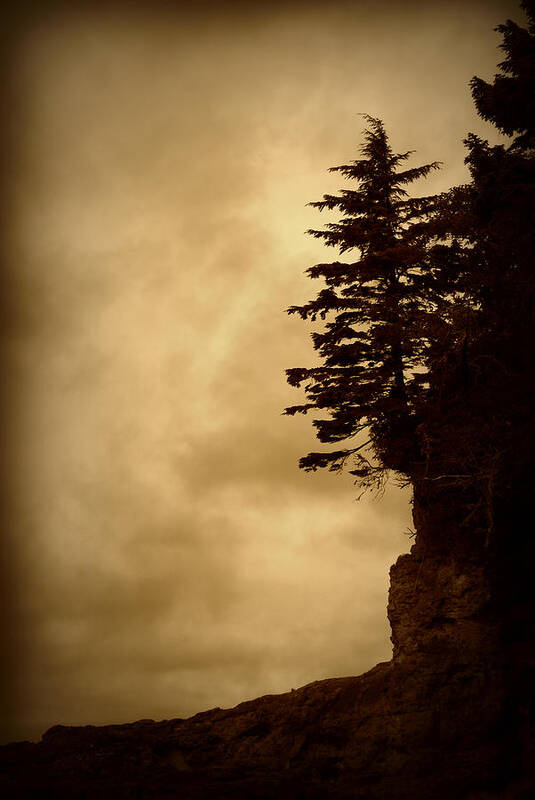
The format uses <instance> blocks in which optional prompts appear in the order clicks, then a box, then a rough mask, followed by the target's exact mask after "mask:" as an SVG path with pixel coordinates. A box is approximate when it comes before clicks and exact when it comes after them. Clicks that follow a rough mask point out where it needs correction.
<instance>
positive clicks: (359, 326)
mask: <svg viewBox="0 0 535 800" xmlns="http://www.w3.org/2000/svg"><path fill="white" fill-rule="evenodd" d="M365 119H366V122H367V124H368V127H367V129H366V131H365V134H364V144H363V146H362V147H361V151H360V154H361V156H362V158H359V159H357V160H355V161H351V162H350V163H349V164H344V165H341V166H337V167H332V168H331V171H336V172H339V173H341V174H342V175H343V176H344V177H346V178H348V179H350V180H353V181H356V183H357V186H356V187H355V188H351V189H342V190H340V194H338V195H324V197H323V199H322V200H320V201H318V202H313V203H311V204H310V205H311V206H313V207H315V208H317V209H319V210H320V211H322V210H323V209H330V210H333V209H338V210H339V211H341V212H342V215H343V216H342V219H341V220H340V221H339V222H336V223H330V224H327V225H326V228H325V230H310V231H308V232H309V233H310V234H311V235H312V236H314V237H316V238H320V239H323V240H324V241H325V243H326V244H327V245H328V246H331V247H336V248H339V250H340V253H341V254H343V253H345V252H348V251H352V250H357V251H358V252H359V258H358V260H357V261H353V262H350V263H345V262H340V261H335V262H333V263H322V264H317V265H315V266H313V267H311V268H310V269H308V270H307V272H308V274H309V276H310V277H311V278H322V279H323V280H324V281H325V284H326V288H324V289H322V290H321V291H320V292H319V293H318V295H317V297H316V298H315V299H314V300H311V301H310V302H308V303H306V304H305V305H302V306H292V307H290V308H289V309H288V313H289V314H294V313H296V314H299V315H300V316H301V317H302V319H304V320H307V319H310V320H312V321H314V320H316V319H317V317H320V318H321V319H323V320H325V319H327V320H328V321H327V322H326V324H325V327H324V330H323V331H321V332H315V333H313V334H312V338H313V342H314V347H315V349H316V350H317V351H318V352H319V354H320V356H321V358H322V360H323V366H320V367H315V368H308V369H307V368H294V369H289V370H287V377H288V382H289V383H290V384H291V385H292V386H300V385H301V384H304V389H305V392H306V396H307V400H308V402H307V403H305V404H304V405H297V406H291V407H289V408H287V409H286V410H285V413H286V414H296V413H307V412H309V411H311V410H320V411H324V412H328V414H329V415H330V419H324V418H320V419H315V420H314V422H313V424H314V426H315V428H316V435H317V437H318V439H319V440H320V441H321V442H323V443H336V442H340V441H343V440H354V446H350V447H346V448H344V449H340V450H335V451H331V452H321V453H318V452H314V453H309V454H308V455H307V456H305V457H304V458H302V459H301V460H300V466H301V467H302V468H303V469H305V470H316V469H318V468H321V467H327V468H328V469H330V470H339V469H342V468H343V467H344V466H345V465H346V463H347V462H348V460H349V463H350V465H351V466H352V467H353V469H351V470H350V473H351V474H352V475H354V476H355V477H356V479H357V480H356V482H357V483H359V484H360V485H361V486H362V487H363V488H368V487H370V486H376V487H379V486H380V485H382V482H383V480H384V477H385V473H386V471H387V470H389V469H393V470H395V471H397V472H398V473H401V474H403V475H405V476H410V474H411V471H412V469H413V466H414V463H415V462H416V461H417V460H418V457H419V456H418V452H419V451H418V445H417V437H416V435H415V431H416V428H417V426H418V424H419V407H420V405H421V403H422V400H423V397H424V395H425V391H426V374H425V371H426V359H427V353H428V350H429V341H430V338H432V334H431V329H432V328H433V326H436V325H437V324H439V320H437V316H436V314H435V313H434V312H435V311H436V296H435V295H436V289H435V286H434V277H433V275H432V274H431V273H430V272H429V270H428V269H427V267H426V241H427V240H426V234H425V231H424V230H423V229H418V230H417V226H416V223H417V222H419V221H421V220H422V219H423V218H425V217H426V215H428V214H430V213H431V212H432V211H433V210H434V208H435V198H433V197H421V198H409V197H408V195H407V191H406V189H405V187H406V186H407V185H409V184H411V183H412V182H413V181H415V180H417V179H419V178H423V177H425V176H427V175H428V174H429V173H430V172H431V171H432V170H434V169H437V168H438V167H439V164H438V162H433V163H431V164H425V165H423V166H419V167H413V168H410V169H405V170H400V169H399V168H400V166H401V165H402V164H403V162H405V161H406V160H407V159H408V158H409V156H410V155H411V154H412V151H408V152H404V153H394V152H393V151H392V149H391V147H390V144H389V140H388V136H387V134H386V131H385V128H384V126H383V123H382V122H381V120H379V119H375V118H373V117H369V116H366V117H365ZM364 431H367V434H368V435H367V438H366V437H365V438H366V441H365V442H362V436H359V434H361V432H364ZM354 437H357V439H354ZM352 444H353V442H352Z"/></svg>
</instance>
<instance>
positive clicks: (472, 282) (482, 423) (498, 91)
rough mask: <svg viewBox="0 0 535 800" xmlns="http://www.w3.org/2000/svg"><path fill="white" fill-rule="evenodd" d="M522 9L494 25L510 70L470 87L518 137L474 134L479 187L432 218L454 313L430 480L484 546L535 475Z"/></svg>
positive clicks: (529, 95) (434, 370)
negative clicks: (452, 500)
mask: <svg viewBox="0 0 535 800" xmlns="http://www.w3.org/2000/svg"><path fill="white" fill-rule="evenodd" d="M522 6H523V8H524V10H525V11H526V12H527V16H528V20H529V25H528V28H527V29H524V28H522V27H520V26H518V25H517V24H516V23H514V22H512V21H510V20H508V21H507V23H505V24H504V25H500V26H499V27H498V28H497V30H498V31H499V32H501V33H502V36H503V42H502V45H501V49H502V50H503V51H504V52H505V54H506V58H505V60H504V61H502V63H501V64H500V65H499V67H500V68H501V70H502V72H501V73H498V74H497V75H496V76H495V77H494V81H493V82H492V83H487V82H485V81H484V80H482V79H481V78H478V77H474V78H473V79H472V81H471V84H470V85H471V90H472V96H473V99H474V103H475V106H476V109H477V111H478V113H479V114H480V116H481V117H483V118H484V119H486V120H487V121H489V122H492V123H493V124H494V125H495V126H496V128H497V129H498V130H499V131H500V132H502V133H505V134H507V135H509V136H511V137H514V138H512V141H511V142H510V144H508V145H506V144H499V145H491V144H489V142H488V141H485V140H484V139H482V138H481V137H479V136H476V135H475V134H469V135H468V137H467V138H466V140H465V145H466V147H467V150H468V153H467V156H466V159H465V160H466V163H467V164H468V167H469V169H470V176H471V182H470V183H469V184H467V185H465V186H460V187H455V188H454V189H452V190H451V191H450V192H448V193H446V194H444V195H442V196H441V198H440V201H439V202H438V203H437V206H436V214H435V217H434V219H433V220H432V221H431V222H428V223H426V228H427V230H428V232H429V231H430V230H431V229H433V230H434V233H435V236H436V237H437V241H438V243H436V244H435V245H434V246H433V247H430V248H429V261H430V264H432V272H434V274H435V275H438V274H439V273H441V277H440V278H438V280H439V282H442V283H443V284H444V285H446V284H448V285H449V286H450V290H451V293H452V294H455V296H456V309H457V313H456V314H455V316H453V315H450V323H451V324H450V326H449V330H448V336H447V337H446V339H445V340H444V341H442V343H441V349H442V356H441V358H436V359H435V360H433V361H432V362H431V371H430V375H429V379H430V392H429V393H428V402H427V407H426V409H425V412H424V413H423V414H422V420H423V422H422V425H421V427H420V434H421V436H422V438H423V439H424V440H425V441H426V444H427V464H428V469H427V470H426V471H425V480H427V481H435V482H437V483H435V484H434V485H435V486H438V485H439V484H440V485H441V486H442V487H443V488H445V489H447V490H448V491H450V492H451V489H452V488H453V487H457V488H459V489H460V490H461V492H462V493H464V497H465V499H466V498H467V507H469V508H470V513H469V514H468V515H467V517H466V520H467V521H469V522H470V526H471V528H472V529H474V527H478V526H480V527H483V528H484V529H485V532H486V536H487V540H488V539H489V536H490V534H491V533H492V531H493V530H494V518H495V515H496V513H497V512H496V509H497V508H499V507H500V506H501V505H503V502H504V498H506V497H507V496H509V495H510V494H511V491H512V486H513V484H514V483H515V481H516V482H520V481H525V479H526V477H525V476H526V475H528V474H535V466H534V464H533V462H534V455H533V451H534V447H533V443H534V439H535V420H534V417H533V409H532V398H533V394H534V393H535V353H534V351H533V339H534V338H535V281H534V277H533V253H534V252H535V153H534V150H533V148H534V145H535V105H534V102H535V101H534V98H535V3H534V2H532V0H530V2H524V3H523V4H522ZM463 503H464V501H463ZM463 503H460V504H459V505H462V504H463ZM465 505H466V503H465Z"/></svg>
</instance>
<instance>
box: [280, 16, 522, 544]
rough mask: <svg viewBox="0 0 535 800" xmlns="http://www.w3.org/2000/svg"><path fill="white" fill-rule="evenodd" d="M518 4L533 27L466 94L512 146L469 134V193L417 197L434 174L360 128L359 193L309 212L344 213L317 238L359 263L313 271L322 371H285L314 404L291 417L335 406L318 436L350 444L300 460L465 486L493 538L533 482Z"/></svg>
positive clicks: (420, 482)
mask: <svg viewBox="0 0 535 800" xmlns="http://www.w3.org/2000/svg"><path fill="white" fill-rule="evenodd" d="M522 7H523V9H524V10H525V12H526V14H527V17H528V27H527V28H522V27H521V26H519V25H517V24H516V23H514V22H512V21H511V20H508V21H507V22H506V23H505V24H504V25H500V26H499V28H498V30H499V31H500V32H501V34H502V36H503V43H502V45H501V47H502V50H503V51H504V53H505V56H506V57H505V59H504V60H503V61H502V63H501V64H500V65H499V67H500V70H501V71H500V72H499V73H498V74H497V75H496V76H495V78H494V81H493V82H492V83H487V82H485V81H484V80H482V79H480V78H473V79H472V81H471V84H470V85H471V90H472V96H473V99H474V102H475V105H476V109H477V111H478V113H479V114H480V115H481V116H482V117H483V118H484V119H486V120H487V121H489V122H491V123H493V124H494V125H495V126H496V128H497V129H498V130H499V131H501V132H502V133H505V134H507V135H508V136H510V137H511V142H510V143H509V144H508V145H494V146H493V145H490V144H489V143H488V142H487V141H485V140H483V139H481V138H479V137H478V136H476V135H474V134H469V135H468V137H467V138H466V140H465V144H466V147H467V156H466V162H467V164H468V166H469V169H470V174H471V181H470V183H469V184H467V185H465V186H458V187H455V188H454V189H452V190H451V191H449V192H446V193H444V194H442V195H438V196H435V197H423V198H409V197H408V196H407V193H406V188H405V187H406V186H407V185H408V184H410V183H411V182H412V181H414V180H416V179H417V178H421V177H425V176H426V175H428V174H429V172H430V171H431V170H433V169H435V168H436V167H437V166H438V164H437V163H433V164H427V165H425V166H423V167H417V168H412V169H406V170H400V166H401V165H402V163H403V162H404V161H405V160H406V159H407V158H408V156H409V155H410V153H401V154H394V153H393V152H392V150H391V148H390V145H389V142H388V137H387V135H386V133H385V130H384V127H383V125H382V123H381V121H380V120H377V119H372V118H369V117H368V118H366V119H367V123H368V129H367V131H366V134H365V143H364V146H363V148H362V156H363V158H362V159H359V160H357V161H353V162H351V163H350V164H347V165H343V166H341V167H335V168H333V169H335V170H337V171H339V172H341V173H342V175H344V176H345V177H347V178H350V179H353V180H356V181H357V184H358V185H357V188H356V189H351V190H350V189H345V190H341V192H340V194H339V195H335V196H332V195H326V196H324V198H323V200H322V201H320V202H317V203H312V204H311V205H313V206H315V207H316V208H318V209H320V210H322V209H324V208H328V209H337V210H339V211H341V212H342V214H343V218H342V219H341V220H340V221H339V222H337V223H332V224H329V225H327V226H326V229H325V230H323V231H319V230H313V231H310V233H311V234H312V235H313V236H316V237H318V238H322V239H323V240H324V241H325V242H326V244H327V245H329V246H333V247H338V248H339V250H340V252H341V253H344V252H346V251H350V250H354V249H356V250H358V252H359V258H358V260H356V261H355V262H352V263H341V262H339V261H336V262H334V263H329V264H318V265H316V266H314V267H311V268H310V269H309V270H308V274H309V275H310V277H312V278H322V279H323V280H324V282H325V284H326V288H324V289H322V290H321V291H320V292H319V294H318V295H317V297H316V298H315V299H314V300H312V301H310V302H309V303H307V304H305V305H303V306H293V307H291V308H290V309H288V311H289V313H298V314H299V315H300V316H301V317H302V318H303V319H312V320H314V319H316V317H320V318H321V319H324V320H325V319H326V320H327V322H326V325H325V328H324V330H323V331H322V332H317V333H314V334H313V341H314V347H315V348H316V350H318V352H319V354H320V356H321V357H322V360H323V366H321V367H318V368H315V369H292V370H288V380H289V382H290V383H291V384H292V385H295V386H299V385H302V384H304V388H305V391H306V394H307V401H308V402H307V403H306V404H304V405H302V406H294V407H292V408H289V409H286V413H289V414H293V413H297V412H302V413H306V412H308V411H310V410H323V411H326V412H327V413H328V415H329V417H330V418H328V419H323V418H322V419H316V420H314V425H315V427H316V432H317V436H318V438H319V439H320V441H322V442H325V443H331V442H332V443H334V442H340V441H345V440H350V444H351V446H349V447H347V448H346V449H337V450H335V451H333V452H331V453H310V454H309V455H308V456H306V457H305V458H303V459H301V462H300V465H301V466H302V467H303V468H304V469H307V470H314V469H317V468H320V467H327V468H329V469H331V470H338V469H341V468H342V467H344V466H345V465H346V464H347V465H349V466H350V472H351V473H352V474H354V475H355V477H356V479H357V483H360V485H362V486H363V487H364V488H366V487H368V486H371V485H380V484H381V483H382V481H383V480H384V476H385V472H386V471H387V470H395V471H397V472H398V473H401V474H402V475H403V476H405V478H406V479H407V480H408V481H410V482H412V483H413V485H414V486H415V488H416V487H418V490H419V492H420V494H421V492H422V487H425V486H426V485H427V486H428V487H431V486H433V488H434V489H436V488H437V487H443V488H447V489H448V491H450V492H451V490H452V487H457V489H458V490H459V493H460V494H459V495H458V496H459V497H461V495H462V502H461V504H462V505H463V506H464V510H465V512H466V513H465V517H466V519H471V520H478V523H481V525H482V526H483V527H484V528H485V529H486V530H487V533H488V532H489V531H492V529H493V519H494V514H495V511H496V507H497V505H499V504H500V502H501V501H502V500H503V498H504V497H505V496H506V495H507V493H508V491H509V490H510V488H511V485H512V483H514V481H515V476H518V475H520V474H524V475H525V474H526V472H529V471H530V470H531V472H533V474H535V465H534V464H533V461H534V459H533V449H534V448H533V442H534V433H535V431H534V422H533V410H532V397H533V393H534V391H535V378H534V376H535V350H534V348H533V341H534V337H535V279H534V266H535V265H534V252H535V234H534V231H535V3H534V2H533V1H532V0H526V2H524V3H522ZM364 433H366V435H364ZM353 442H356V444H354V445H353Z"/></svg>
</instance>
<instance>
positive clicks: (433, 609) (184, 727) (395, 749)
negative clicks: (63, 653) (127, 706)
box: [0, 497, 535, 800]
mask: <svg viewBox="0 0 535 800" xmlns="http://www.w3.org/2000/svg"><path fill="white" fill-rule="evenodd" d="M437 508H438V506H437V504H436V503H435V504H434V505H433V509H434V510H433V513H430V510H429V506H428V505H427V506H426V503H425V502H424V499H423V498H422V497H420V498H418V497H417V498H416V501H415V520H416V523H417V526H418V536H417V539H416V541H415V544H414V545H413V547H412V550H411V553H410V554H409V555H403V556H401V557H400V558H399V559H398V561H397V563H396V564H395V565H394V566H393V567H392V569H391V585H390V596H389V604H388V615H389V619H390V623H391V626H392V641H393V645H394V652H393V659H392V661H390V662H388V663H383V664H378V665H377V666H376V667H374V669H372V670H370V671H369V672H367V673H366V674H364V675H361V676H359V677H348V678H333V679H330V680H325V681H319V682H316V683H312V684H310V685H308V686H304V687H303V688H301V689H298V690H297V691H292V692H290V693H288V694H282V695H272V696H266V697H261V698H258V699H257V700H253V701H250V702H246V703H242V704H240V705H238V706H237V707H236V708H233V709H230V710H221V709H214V710H212V711H207V712H205V713H201V714H197V715H196V716H194V717H192V718H191V719H187V720H181V719H175V720H166V721H163V722H153V721H152V720H142V721H140V722H136V723H132V724H129V725H112V726H105V727H92V726H86V727H77V728H69V727H63V726H56V727H54V728H51V729H50V730H49V731H47V733H45V735H44V736H43V738H42V741H41V742H40V743H38V744H32V743H28V742H22V743H17V744H12V745H7V746H6V747H4V748H2V750H3V753H2V761H3V770H2V775H3V777H2V779H1V782H0V788H1V789H2V790H3V793H2V796H4V797H18V798H54V799H56V798H58V800H59V799H60V798H101V797H102V798H111V797H113V798H181V800H194V798H195V799H199V800H200V799H201V798H207V799H208V798H210V800H212V798H213V799H214V800H225V798H229V799H230V798H243V800H257V799H258V800H260V799H261V798H264V799H265V800H268V798H272V799H273V800H275V798H277V800H279V799H284V798H292V799H294V800H299V799H301V800H305V799H306V800H320V798H321V799H322V800H323V799H324V798H348V799H349V798H352V800H379V798H382V799H384V800H387V799H388V800H417V799H419V798H425V799H427V798H429V799H431V798H433V800H441V799H442V798H443V799H444V800H446V798H447V800H454V799H455V798H459V800H486V799H489V800H490V798H503V799H504V800H505V799H509V800H528V798H533V797H535V790H534V787H535V768H534V764H535V740H534V731H535V692H534V676H535V658H534V652H533V620H534V613H533V601H532V598H531V594H530V593H529V592H527V591H524V592H522V591H518V590H517V589H514V587H513V582H512V581H513V577H514V578H515V579H516V583H523V578H522V577H520V579H519V575H520V576H522V575H523V573H522V569H523V567H522V565H525V563H526V555H527V554H526V553H524V554H520V556H519V555H518V553H516V555H515V558H516V561H517V563H516V566H515V565H509V566H507V567H505V568H504V565H503V563H501V562H500V559H501V558H502V557H503V552H504V551H503V549H502V550H500V548H498V549H497V550H496V551H494V550H490V549H489V545H488V542H485V541H484V540H482V539H481V537H480V538H478V537H477V536H474V537H473V538H470V537H467V535H466V532H465V531H464V532H463V533H462V534H460V533H459V530H458V527H459V525H458V520H457V521H456V520H455V518H454V515H453V514H451V513H450V511H449V510H448V509H447V507H446V506H444V507H443V508H442V511H441V513H438V512H437ZM438 531H440V535H439V534H438ZM500 553H501V555H500ZM530 554H531V555H532V553H531V552H530ZM531 563H532V562H531ZM525 571H526V570H525V569H524V572H525Z"/></svg>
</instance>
